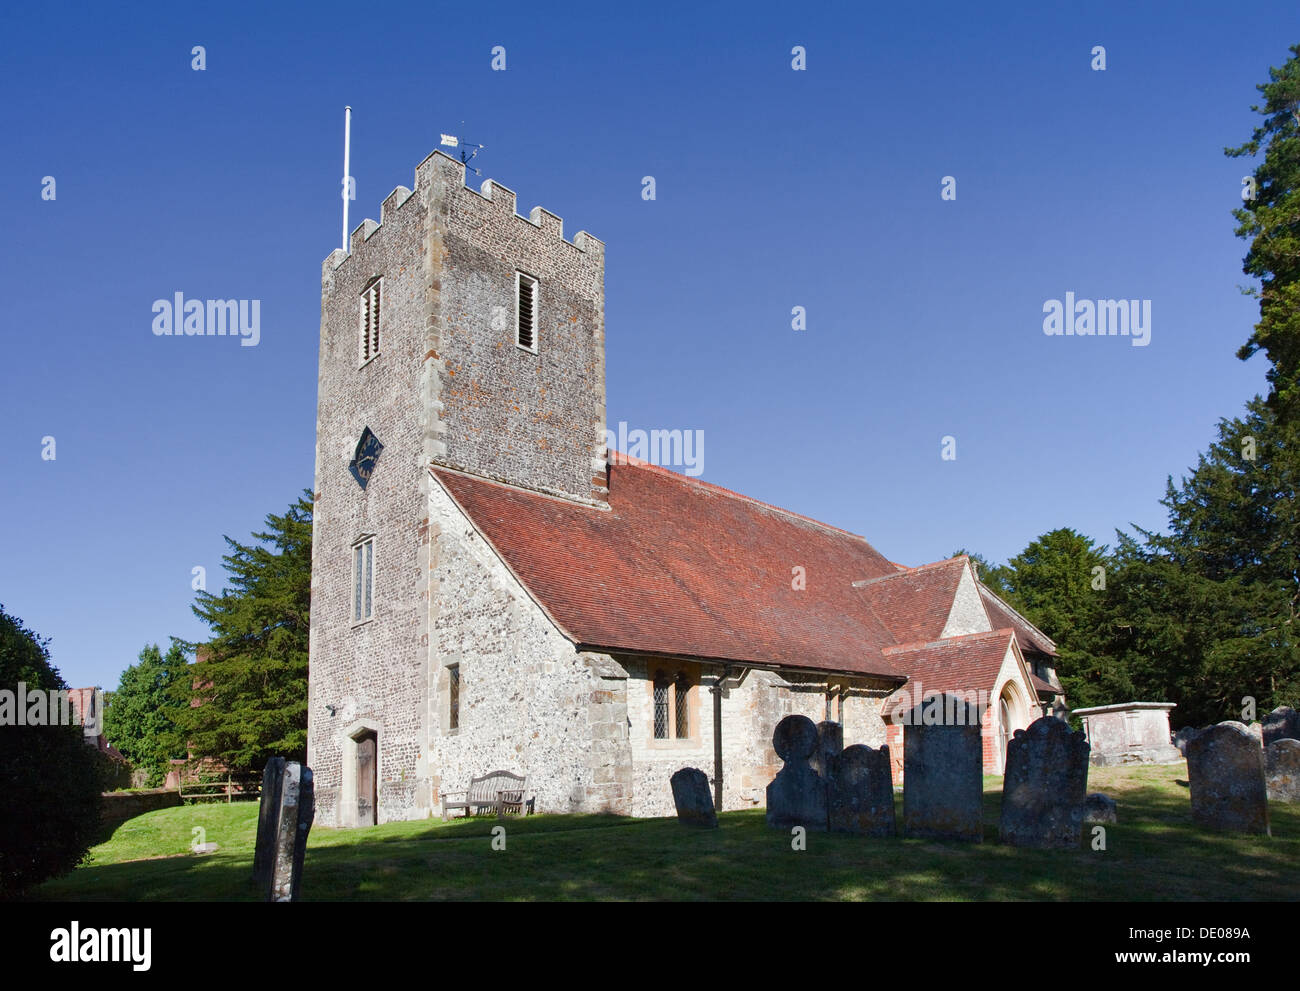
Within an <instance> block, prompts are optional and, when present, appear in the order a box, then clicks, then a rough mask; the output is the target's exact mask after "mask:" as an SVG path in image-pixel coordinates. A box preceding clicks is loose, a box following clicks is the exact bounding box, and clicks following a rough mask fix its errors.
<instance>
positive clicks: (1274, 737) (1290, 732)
mask: <svg viewBox="0 0 1300 991" xmlns="http://www.w3.org/2000/svg"><path fill="white" fill-rule="evenodd" d="M1263 730H1264V746H1266V747H1267V746H1268V745H1269V744H1270V743H1276V742H1277V741H1278V740H1300V712H1296V711H1295V710H1294V709H1292V708H1291V707H1290V706H1289V705H1280V706H1278V707H1277V708H1276V709H1274V710H1273V711H1272V712H1270V713H1269V714H1268V715H1267V716H1265V717H1264V726H1263Z"/></svg>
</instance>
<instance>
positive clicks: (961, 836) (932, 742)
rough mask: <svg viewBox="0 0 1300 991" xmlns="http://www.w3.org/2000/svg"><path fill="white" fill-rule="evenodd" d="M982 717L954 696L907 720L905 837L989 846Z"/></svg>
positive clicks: (933, 700) (925, 705)
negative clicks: (984, 841) (987, 844)
mask: <svg viewBox="0 0 1300 991" xmlns="http://www.w3.org/2000/svg"><path fill="white" fill-rule="evenodd" d="M936 706H937V708H938V715H937V716H936V715H935V709H936ZM981 715H982V713H981V712H980V709H979V707H978V706H975V705H971V704H970V703H968V702H967V701H965V700H964V699H961V698H959V697H957V696H954V695H943V696H938V695H935V696H931V697H930V698H927V699H925V700H924V701H922V702H921V703H920V704H919V705H917V706H916V707H914V708H913V709H912V710H911V711H909V712H907V713H904V714H903V716H902V719H901V722H902V723H903V726H904V727H905V728H904V731H903V835H904V836H909V837H925V838H929V839H938V840H965V841H969V842H974V843H980V842H982V841H983V839H984V823H983V800H984V799H983V795H984V777H983V775H984V762H983V747H982V745H981V740H980V717H981Z"/></svg>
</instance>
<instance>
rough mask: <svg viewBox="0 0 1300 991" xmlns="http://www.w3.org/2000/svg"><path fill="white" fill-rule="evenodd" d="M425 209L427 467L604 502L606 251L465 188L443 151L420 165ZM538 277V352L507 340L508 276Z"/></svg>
mask: <svg viewBox="0 0 1300 991" xmlns="http://www.w3.org/2000/svg"><path fill="white" fill-rule="evenodd" d="M417 181H418V186H417V193H418V194H419V195H421V196H422V197H423V199H424V201H425V205H426V207H427V209H428V210H429V212H430V217H431V227H430V231H429V245H428V252H429V255H428V265H429V266H430V269H431V279H430V286H431V308H430V318H431V326H430V342H429V346H430V350H431V353H432V355H433V357H432V359H431V360H432V366H433V368H432V371H433V374H434V375H435V376H436V377H437V378H438V380H439V381H438V383H437V384H436V386H435V389H436V392H437V396H436V403H437V405H436V410H437V415H438V421H439V422H438V423H437V425H436V426H435V427H434V429H435V431H436V433H437V435H438V440H439V441H440V443H441V450H437V451H435V452H434V458H433V460H436V461H438V462H439V463H441V464H445V465H447V466H448V467H451V468H458V469H461V470H464V471H468V472H472V473H474V474H476V475H482V476H484V477H487V478H493V479H497V480H499V481H504V482H508V483H510V484H512V485H519V486H523V487H524V488H529V489H534V490H536V491H539V492H549V493H557V494H562V495H567V496H570V497H573V498H578V499H583V500H590V499H598V500H603V499H604V497H605V495H606V494H607V489H606V486H605V481H606V479H605V456H604V455H605V452H604V430H605V309H604V292H605V246H604V245H603V244H602V243H601V242H600V241H598V240H597V239H596V238H594V237H592V236H591V235H589V234H587V233H585V232H579V233H578V234H577V235H576V236H575V237H574V239H573V241H572V242H569V241H566V240H564V236H563V222H562V221H561V220H560V218H559V217H557V216H555V215H554V214H551V213H549V212H547V211H546V210H543V209H541V208H540V207H535V208H534V209H533V210H532V212H531V214H530V219H524V218H523V217H520V216H518V215H517V214H516V213H515V194H514V193H513V192H512V191H511V190H509V189H507V188H506V187H504V186H502V185H500V184H498V183H496V182H493V181H492V180H490V179H489V180H487V181H486V182H484V183H483V187H482V189H483V192H482V194H481V195H480V194H479V193H475V192H474V191H473V190H470V189H467V188H466V187H465V184H464V183H465V169H464V166H463V165H461V163H459V162H457V161H455V160H454V159H451V158H448V157H447V156H446V155H443V154H441V153H435V154H433V155H430V156H429V158H428V159H426V160H425V161H424V162H423V163H422V164H421V165H420V167H419V168H418V169H417ZM519 271H522V272H525V273H527V274H529V275H531V276H533V277H535V278H536V279H538V287H537V297H536V320H537V326H536V353H534V352H533V351H530V350H526V349H524V348H521V347H519V346H518V345H517V343H516V336H515V327H516V309H517V296H516V282H515V275H516V272H519Z"/></svg>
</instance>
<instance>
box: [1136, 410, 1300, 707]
mask: <svg viewBox="0 0 1300 991" xmlns="http://www.w3.org/2000/svg"><path fill="white" fill-rule="evenodd" d="M1298 436H1300V424H1283V423H1279V422H1278V417H1277V414H1276V413H1275V411H1274V410H1273V409H1271V408H1270V407H1269V406H1268V405H1267V404H1266V403H1265V402H1263V401H1262V400H1261V399H1259V398H1256V399H1254V400H1252V401H1251V402H1250V403H1249V404H1248V405H1247V412H1246V416H1245V417H1244V418H1238V419H1233V420H1221V421H1220V423H1219V439H1218V441H1216V442H1215V443H1214V444H1212V445H1211V447H1210V449H1209V451H1208V452H1207V453H1205V454H1203V455H1201V457H1200V459H1199V461H1198V463H1197V465H1196V467H1195V468H1194V469H1193V470H1192V472H1191V474H1190V475H1188V476H1187V477H1185V478H1183V479H1182V481H1181V483H1180V484H1179V485H1177V486H1176V485H1174V483H1173V480H1172V479H1170V480H1169V482H1168V483H1167V488H1166V495H1165V498H1164V499H1162V500H1161V504H1162V505H1163V506H1165V507H1166V509H1167V510H1168V511H1169V526H1168V529H1169V533H1168V534H1167V535H1163V534H1156V533H1151V532H1148V531H1145V530H1141V529H1138V528H1135V529H1137V532H1138V533H1139V534H1140V535H1141V537H1142V538H1143V539H1142V541H1141V542H1139V541H1138V540H1137V539H1135V538H1132V537H1127V536H1123V535H1121V537H1120V550H1119V555H1118V557H1119V558H1120V580H1119V581H1117V582H1115V583H1113V587H1114V590H1115V593H1116V594H1115V597H1114V599H1113V612H1112V615H1111V617H1110V619H1111V623H1112V627H1111V629H1112V633H1113V635H1114V640H1113V642H1112V645H1111V650H1112V652H1113V653H1114V654H1115V655H1116V656H1122V657H1124V658H1125V659H1126V660H1125V663H1126V665H1127V666H1128V667H1129V668H1130V669H1131V671H1132V673H1133V677H1134V679H1135V681H1136V682H1137V684H1138V685H1139V686H1140V687H1141V688H1142V689H1143V691H1144V692H1145V693H1147V694H1150V695H1152V696H1156V697H1160V698H1162V699H1167V700H1168V701H1171V702H1177V703H1179V710H1176V711H1175V719H1176V720H1177V722H1179V723H1180V724H1182V723H1197V724H1202V723H1209V722H1218V721H1220V720H1223V719H1230V718H1238V717H1239V716H1240V715H1241V710H1242V708H1243V705H1242V699H1243V698H1245V697H1252V698H1254V699H1256V706H1257V710H1258V711H1260V712H1266V711H1268V710H1269V709H1271V708H1272V707H1273V706H1275V705H1280V704H1291V705H1295V704H1297V702H1300V644H1298V643H1297V636H1296V620H1297V612H1298V611H1300V510H1298V509H1297V501H1296V497H1295V494H1296V485H1297V482H1300V443H1298V442H1297V437H1298Z"/></svg>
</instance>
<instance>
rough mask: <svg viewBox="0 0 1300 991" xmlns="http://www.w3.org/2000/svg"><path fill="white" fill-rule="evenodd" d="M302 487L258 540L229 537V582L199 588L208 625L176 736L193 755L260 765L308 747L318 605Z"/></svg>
mask: <svg viewBox="0 0 1300 991" xmlns="http://www.w3.org/2000/svg"><path fill="white" fill-rule="evenodd" d="M309 495H310V493H304V496H303V497H300V498H299V499H298V500H297V501H296V502H295V503H293V504H292V505H291V506H290V507H289V509H288V511H287V512H286V513H284V515H282V516H276V515H274V514H271V515H268V516H267V518H266V529H265V531H263V532H261V533H255V534H253V539H254V540H255V541H256V543H251V544H242V543H239V542H237V541H235V540H232V539H231V538H230V537H226V538H225V539H226V543H227V545H228V546H229V547H230V550H231V553H230V554H228V555H226V556H225V557H223V559H222V560H223V561H224V563H225V568H226V572H227V574H228V575H229V580H230V587H229V588H224V589H222V591H221V593H220V594H219V595H214V594H212V593H209V592H200V593H199V595H198V601H197V602H196V603H195V605H194V613H195V615H197V616H198V617H199V618H200V619H202V620H203V621H204V622H205V623H207V624H208V625H209V627H211V630H212V637H211V639H210V640H209V641H208V643H206V644H190V643H182V644H181V645H182V647H183V648H185V649H186V650H187V651H189V650H192V651H195V652H196V657H195V663H193V664H191V665H189V667H188V669H187V671H188V675H187V679H182V680H181V681H180V682H179V683H178V684H177V685H176V687H175V690H174V697H175V698H176V699H177V701H178V702H180V703H181V707H180V708H178V709H177V710H176V736H175V737H174V738H173V739H174V742H175V743H177V744H180V745H182V746H183V745H186V744H188V747H189V749H190V751H191V752H192V754H193V756H194V757H196V758H201V757H209V758H214V759H216V760H218V761H220V762H221V763H223V764H226V765H228V766H229V767H231V768H234V769H237V770H259V769H261V768H262V767H263V766H265V764H266V761H267V759H268V758H270V757H272V756H273V755H276V754H280V755H283V756H285V757H287V758H289V759H291V760H305V759H306V753H307V652H308V632H309V619H310V608H311V525H312V506H311V502H310V501H309V499H308V498H307V497H308V496H309Z"/></svg>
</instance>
